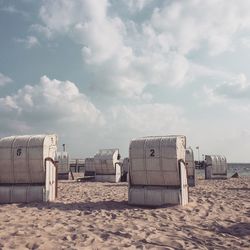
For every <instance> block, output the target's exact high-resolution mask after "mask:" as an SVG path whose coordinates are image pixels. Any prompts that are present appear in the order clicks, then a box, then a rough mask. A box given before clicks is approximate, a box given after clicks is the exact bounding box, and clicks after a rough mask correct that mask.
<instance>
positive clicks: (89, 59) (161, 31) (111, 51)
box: [37, 0, 250, 98]
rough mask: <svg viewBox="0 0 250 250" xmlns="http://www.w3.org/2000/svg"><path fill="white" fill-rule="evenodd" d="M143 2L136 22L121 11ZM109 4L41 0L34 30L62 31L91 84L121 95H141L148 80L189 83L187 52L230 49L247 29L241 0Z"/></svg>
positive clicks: (212, 52) (174, 84)
mask: <svg viewBox="0 0 250 250" xmlns="http://www.w3.org/2000/svg"><path fill="white" fill-rule="evenodd" d="M149 5H150V10H147V13H150V11H151V13H150V14H149V18H147V19H143V21H142V22H137V23H136V22H135V21H133V20H132V19H130V16H129V15H127V16H124V13H126V11H127V13H128V12H130V11H131V8H134V9H135V10H136V11H140V12H142V13H143V11H144V9H145V8H146V6H149ZM115 6H116V5H115V4H113V2H112V1H107V0H101V1H97V0H83V1H80V0H78V1H71V2H69V1H65V0H64V1H59V0H53V1H52V0H45V1H44V2H43V5H42V7H41V8H40V18H41V20H42V22H43V24H44V26H39V27H40V28H38V26H37V29H38V30H39V29H40V30H43V32H44V33H47V35H46V36H47V37H51V36H53V35H55V34H65V35H67V36H69V37H71V39H72V40H73V41H74V42H75V43H78V44H80V45H81V46H82V49H81V52H82V57H83V61H84V63H85V64H86V65H87V66H88V67H89V68H90V69H91V71H94V72H95V74H93V79H92V81H91V82H92V83H93V86H98V87H95V88H96V89H98V90H102V91H103V92H106V93H112V92H113V93H114V92H115V93H118V94H121V96H123V97H129V98H141V97H142V96H143V95H144V94H147V93H145V89H146V86H148V85H151V84H157V85H160V86H161V85H162V86H164V85H167V86H172V87H181V86H183V85H184V84H187V83H189V82H190V81H191V80H194V79H195V78H197V77H199V75H196V73H197V71H193V69H194V67H193V62H192V61H191V60H190V59H189V54H190V53H192V52H195V51H197V50H202V51H206V54H207V55H208V56H211V55H213V56H214V55H218V54H220V53H223V52H225V51H230V50H233V49H234V46H235V45H234V44H233V40H234V37H235V36H238V34H239V32H242V31H246V30H249V29H250V17H249V15H248V12H247V11H246V10H247V9H249V8H250V3H249V1H246V0H241V1H240V4H239V3H236V2H235V1H232V0H229V1H225V0H213V1H208V2H205V3H204V2H203V1H198V0H192V1H166V2H165V3H163V4H161V5H158V3H157V2H156V3H154V4H153V2H152V1H144V0H141V1H133V0H130V1H126V3H125V4H124V3H123V8H124V9H125V10H124V9H123V10H122V11H123V15H120V13H119V10H118V9H115ZM126 8H127V9H126ZM110 13H112V15H111V14H110ZM145 15H146V14H145ZM147 15H148V14H147ZM163 20H164V21H163ZM45 31H46V32H45ZM194 31H195V32H194ZM202 72H204V71H199V74H201V73H202ZM210 72H212V70H211V71H210ZM206 73H207V72H206Z"/></svg>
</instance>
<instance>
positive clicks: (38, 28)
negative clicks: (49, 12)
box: [30, 24, 53, 39]
mask: <svg viewBox="0 0 250 250" xmlns="http://www.w3.org/2000/svg"><path fill="white" fill-rule="evenodd" d="M30 31H35V32H37V33H40V34H42V35H44V36H45V37H46V38H47V39H51V38H52V36H53V32H52V31H51V30H50V29H49V28H48V27H46V26H42V25H40V24H32V25H31V26H30Z"/></svg>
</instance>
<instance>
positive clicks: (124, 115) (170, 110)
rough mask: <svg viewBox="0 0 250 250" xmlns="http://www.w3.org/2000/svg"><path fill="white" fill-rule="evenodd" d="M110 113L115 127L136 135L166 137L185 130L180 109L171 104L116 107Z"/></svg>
mask: <svg viewBox="0 0 250 250" xmlns="http://www.w3.org/2000/svg"><path fill="white" fill-rule="evenodd" d="M111 112H112V116H113V119H114V121H115V126H117V127H118V128H120V129H122V128H124V129H128V130H129V131H133V132H135V133H137V134H138V133H139V134H143V135H155V134H162V135H166V134H169V133H170V134H171V133H176V132H180V131H184V130H185V124H186V120H185V118H184V114H183V113H184V112H183V110H182V108H181V107H178V106H174V105H171V104H160V103H148V104H136V105H118V106H116V107H113V108H112V109H111Z"/></svg>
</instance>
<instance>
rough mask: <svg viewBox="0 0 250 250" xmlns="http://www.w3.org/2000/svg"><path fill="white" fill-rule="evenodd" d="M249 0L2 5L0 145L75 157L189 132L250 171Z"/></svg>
mask: <svg viewBox="0 0 250 250" xmlns="http://www.w3.org/2000/svg"><path fill="white" fill-rule="evenodd" d="M249 65H250V1H249V0H238V1H235V0H186V1H181V0H137V1H136V0H74V1H72V0H41V1H33V0H18V1H17V0H16V1H14V0H0V137H4V136H10V135H21V134H44V133H56V134H57V135H58V137H59V149H61V145H62V143H65V144H66V147H67V150H68V152H69V153H70V154H71V156H72V157H77V158H85V157H91V156H93V155H94V154H95V153H96V152H97V151H98V150H99V149H102V148H119V149H120V152H121V155H122V157H126V156H127V155H128V150H129V142H130V140H131V139H134V138H138V137H142V136H152V135H157V136H159V135H172V134H181V135H185V136H186V137H187V145H188V146H191V147H192V148H193V149H194V152H195V157H196V159H198V150H196V147H197V146H199V154H200V155H199V157H200V159H201V158H202V155H204V154H222V155H225V156H226V157H227V160H228V161H229V162H250V153H249V152H250V70H249V69H250V68H249Z"/></svg>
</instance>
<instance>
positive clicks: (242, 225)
mask: <svg viewBox="0 0 250 250" xmlns="http://www.w3.org/2000/svg"><path fill="white" fill-rule="evenodd" d="M0 220H1V225H0V249H54V250H56V249H123V248H127V249H250V178H249V177H241V178H239V179H228V180H199V181H198V185H197V186H196V187H194V188H190V203H189V204H188V205H187V206H185V207H181V206H168V207H162V208H155V209H152V208H142V207H133V206H129V205H128V204H127V184H126V183H118V184H113V183H100V182H75V181H60V182H59V190H58V199H57V201H56V202H53V203H47V204H46V203H40V204H39V203H32V204H6V205H1V206H0Z"/></svg>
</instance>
